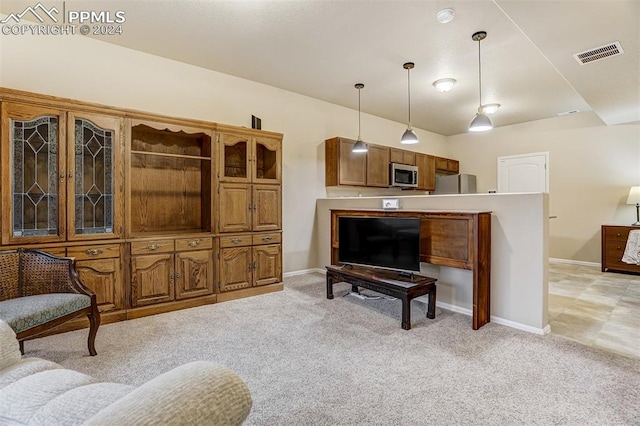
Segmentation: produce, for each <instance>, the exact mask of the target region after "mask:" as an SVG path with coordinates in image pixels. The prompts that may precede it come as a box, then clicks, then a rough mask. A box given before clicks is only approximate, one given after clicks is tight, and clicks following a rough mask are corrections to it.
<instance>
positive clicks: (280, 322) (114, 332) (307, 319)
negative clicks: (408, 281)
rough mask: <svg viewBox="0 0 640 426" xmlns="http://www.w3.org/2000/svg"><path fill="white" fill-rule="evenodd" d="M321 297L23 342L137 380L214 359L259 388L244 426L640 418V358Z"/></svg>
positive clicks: (110, 375) (319, 278)
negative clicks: (404, 321)
mask: <svg viewBox="0 0 640 426" xmlns="http://www.w3.org/2000/svg"><path fill="white" fill-rule="evenodd" d="M349 289H350V286H349V285H346V284H338V285H336V286H335V290H334V294H335V295H336V298H335V299H333V300H328V299H326V297H325V287H324V276H323V275H321V274H308V275H302V276H297V277H292V278H288V279H286V280H285V290H284V291H282V292H278V293H273V294H267V295H262V296H257V297H252V298H248V299H242V300H235V301H231V302H225V303H220V304H216V305H209V306H204V307H199V308H193V309H187V310H182V311H177V312H172V313H167V314H162V315H156V316H152V317H146V318H140V319H136V320H131V321H125V322H120V323H116V324H109V325H104V326H102V327H100V330H99V332H98V337H97V340H96V349H97V351H98V355H97V356H96V357H90V356H88V354H87V349H86V336H87V332H86V330H80V331H75V332H71V333H65V334H60V335H56V336H50V337H46V338H43V339H38V340H34V341H31V342H26V344H25V350H26V355H27V356H38V357H43V358H47V359H51V360H53V361H56V362H59V363H61V364H62V365H64V366H65V367H68V368H72V369H76V370H79V371H81V372H83V373H87V374H90V375H93V376H95V377H98V378H100V379H103V380H107V381H116V382H122V383H129V384H134V385H139V384H141V383H143V382H145V381H147V380H149V379H151V378H153V377H154V376H156V375H157V374H159V373H161V372H164V371H167V370H170V369H171V368H173V367H176V366H178V365H180V364H183V363H185V362H188V361H192V360H201V359H205V360H213V361H216V362H219V363H221V364H223V365H225V366H227V367H230V368H231V369H233V370H234V371H236V372H237V373H238V374H239V375H240V376H241V377H242V378H243V379H244V380H245V382H246V383H247V384H248V386H249V388H251V391H252V396H253V400H254V405H253V409H252V412H251V414H250V415H249V418H248V419H247V422H246V424H247V425H452V424H455V425H478V424H482V425H520V424H527V425H639V424H640V360H638V359H634V358H627V357H624V356H620V355H616V354H613V353H608V352H605V351H603V350H600V349H595V348H590V347H587V346H582V345H580V344H578V343H576V342H572V341H569V340H566V339H563V338H561V337H558V336H553V335H548V336H538V335H534V334H530V333H526V332H522V331H519V330H515V329H512V328H509V327H505V326H500V325H497V324H488V325H486V326H484V327H482V328H481V329H480V330H477V331H473V330H472V329H471V319H470V317H467V316H464V315H460V314H455V313H451V312H448V311H444V310H440V309H438V313H437V316H436V319H434V320H430V319H427V318H425V307H424V304H422V303H420V302H419V301H414V302H413V304H412V329H411V330H409V331H406V330H402V329H401V328H400V301H398V300H387V299H380V300H367V301H362V300H359V299H357V298H355V297H353V296H347V297H341V296H342V295H343V294H345V293H346V292H347V291H348V290H349Z"/></svg>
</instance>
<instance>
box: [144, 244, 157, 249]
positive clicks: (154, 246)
mask: <svg viewBox="0 0 640 426" xmlns="http://www.w3.org/2000/svg"><path fill="white" fill-rule="evenodd" d="M159 248H160V244H149V245H148V246H147V250H158V249H159Z"/></svg>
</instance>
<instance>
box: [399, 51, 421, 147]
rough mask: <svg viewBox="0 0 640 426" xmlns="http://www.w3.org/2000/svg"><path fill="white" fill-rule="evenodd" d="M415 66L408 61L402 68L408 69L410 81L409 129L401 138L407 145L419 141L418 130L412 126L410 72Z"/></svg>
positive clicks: (409, 79)
mask: <svg viewBox="0 0 640 426" xmlns="http://www.w3.org/2000/svg"><path fill="white" fill-rule="evenodd" d="M414 66H415V64H414V63H413V62H406V63H405V64H404V65H402V68H404V69H405V70H407V82H408V85H407V87H408V92H409V122H408V123H407V130H405V132H404V134H403V135H402V138H401V139H400V143H402V144H406V145H409V144H414V143H418V135H416V132H414V131H413V128H412V127H411V75H410V72H411V70H412V69H413V67H414Z"/></svg>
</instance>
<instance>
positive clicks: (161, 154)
mask: <svg viewBox="0 0 640 426" xmlns="http://www.w3.org/2000/svg"><path fill="white" fill-rule="evenodd" d="M131 154H139V155H150V156H152V157H171V158H185V159H189V160H207V161H209V160H211V157H201V156H198V155H183V154H169V153H166V152H148V151H134V150H131Z"/></svg>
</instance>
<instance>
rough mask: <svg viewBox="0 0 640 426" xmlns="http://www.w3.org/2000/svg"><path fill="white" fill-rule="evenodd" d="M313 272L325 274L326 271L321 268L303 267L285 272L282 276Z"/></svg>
mask: <svg viewBox="0 0 640 426" xmlns="http://www.w3.org/2000/svg"><path fill="white" fill-rule="evenodd" d="M313 273H319V274H325V273H326V271H325V270H324V269H321V268H311V269H301V270H299V271H291V272H285V273H284V274H282V276H283V277H284V278H286V277H295V276H296V275H304V274H313Z"/></svg>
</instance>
